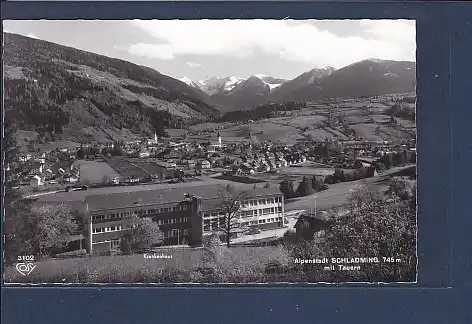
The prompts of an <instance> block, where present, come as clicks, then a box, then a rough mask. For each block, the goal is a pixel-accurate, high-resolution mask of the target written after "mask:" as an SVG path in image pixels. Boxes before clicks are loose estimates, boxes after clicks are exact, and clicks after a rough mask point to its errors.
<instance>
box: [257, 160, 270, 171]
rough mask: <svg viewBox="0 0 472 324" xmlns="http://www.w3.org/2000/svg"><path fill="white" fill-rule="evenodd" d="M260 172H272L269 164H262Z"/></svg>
mask: <svg viewBox="0 0 472 324" xmlns="http://www.w3.org/2000/svg"><path fill="white" fill-rule="evenodd" d="M259 171H260V172H269V171H270V165H269V164H268V163H267V162H263V163H261V165H260V166H259Z"/></svg>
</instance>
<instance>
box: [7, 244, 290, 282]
mask: <svg viewBox="0 0 472 324" xmlns="http://www.w3.org/2000/svg"><path fill="white" fill-rule="evenodd" d="M153 254H155V255H165V256H167V257H169V256H171V258H166V259H164V258H160V259H155V258H154V259H153V258H146V256H149V255H153ZM291 261H292V260H291V258H290V257H289V255H288V252H287V250H286V249H285V248H284V247H282V246H267V247H231V248H227V247H225V246H216V247H214V248H212V249H211V252H210V250H208V249H205V248H193V249H190V248H174V249H172V248H169V249H156V250H155V252H150V253H147V254H134V255H116V256H87V257H83V258H73V259H62V260H56V259H49V260H41V261H39V262H35V265H36V268H35V269H34V271H32V272H31V274H30V275H27V276H23V275H21V274H19V273H18V272H17V271H16V269H15V267H14V266H7V267H6V268H5V273H4V280H5V283H7V284H8V283H61V284H68V283H69V284H70V283H205V282H261V281H262V282H263V281H264V280H265V279H264V275H265V268H266V267H267V265H269V264H270V263H271V262H278V263H279V264H281V265H288V264H289V263H291ZM209 272H210V273H211V276H210V275H209ZM210 277H211V278H210ZM266 279H267V278H266Z"/></svg>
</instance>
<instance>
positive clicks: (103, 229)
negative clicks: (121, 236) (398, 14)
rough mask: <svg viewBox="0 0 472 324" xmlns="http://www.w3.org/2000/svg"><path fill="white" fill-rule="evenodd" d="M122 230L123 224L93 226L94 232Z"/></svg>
mask: <svg viewBox="0 0 472 324" xmlns="http://www.w3.org/2000/svg"><path fill="white" fill-rule="evenodd" d="M121 230H122V227H121V226H110V227H100V228H92V234H98V233H108V232H116V231H121Z"/></svg>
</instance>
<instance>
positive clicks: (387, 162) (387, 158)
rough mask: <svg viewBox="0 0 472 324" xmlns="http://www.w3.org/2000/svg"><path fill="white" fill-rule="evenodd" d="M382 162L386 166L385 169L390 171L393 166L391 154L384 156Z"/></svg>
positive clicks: (381, 158)
mask: <svg viewBox="0 0 472 324" xmlns="http://www.w3.org/2000/svg"><path fill="white" fill-rule="evenodd" d="M380 162H382V163H383V164H384V165H385V169H390V167H391V166H393V158H392V155H391V154H388V153H387V154H384V155H382V156H381V157H380Z"/></svg>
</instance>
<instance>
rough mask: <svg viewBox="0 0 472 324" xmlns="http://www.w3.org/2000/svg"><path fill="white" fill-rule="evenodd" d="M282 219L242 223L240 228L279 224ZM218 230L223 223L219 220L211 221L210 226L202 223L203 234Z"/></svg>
mask: <svg viewBox="0 0 472 324" xmlns="http://www.w3.org/2000/svg"><path fill="white" fill-rule="evenodd" d="M281 221H282V217H273V218H267V219H259V220H253V221H248V222H242V223H241V226H242V227H244V226H251V225H259V224H266V223H275V222H281ZM219 228H224V222H222V221H221V218H220V219H219V222H218V219H216V220H212V221H211V224H210V221H206V220H205V221H204V224H203V231H204V232H209V231H210V230H213V231H215V230H218V229H219Z"/></svg>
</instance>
